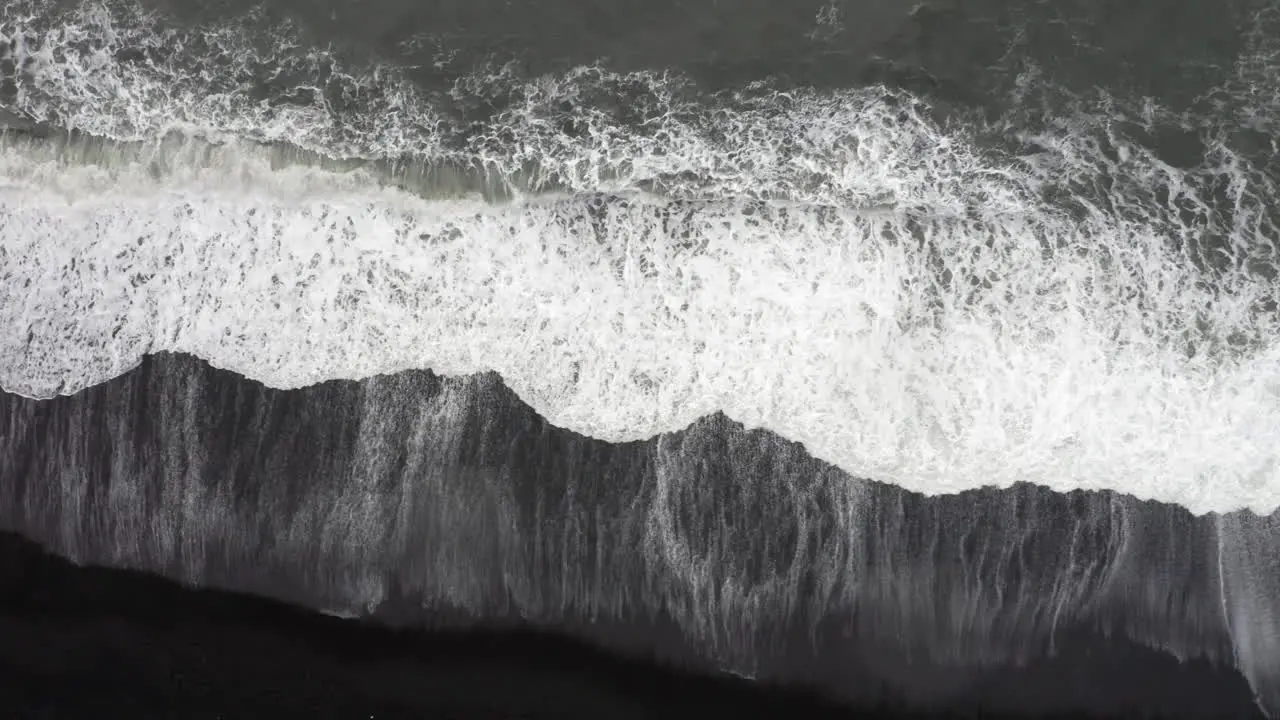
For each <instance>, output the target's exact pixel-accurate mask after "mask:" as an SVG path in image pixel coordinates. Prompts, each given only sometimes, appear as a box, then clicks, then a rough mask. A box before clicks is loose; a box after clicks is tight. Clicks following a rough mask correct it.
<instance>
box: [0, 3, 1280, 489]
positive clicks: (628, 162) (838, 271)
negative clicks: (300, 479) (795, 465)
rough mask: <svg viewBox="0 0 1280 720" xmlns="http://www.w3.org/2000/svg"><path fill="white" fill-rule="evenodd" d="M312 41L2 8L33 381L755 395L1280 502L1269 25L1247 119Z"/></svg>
mask: <svg viewBox="0 0 1280 720" xmlns="http://www.w3.org/2000/svg"><path fill="white" fill-rule="evenodd" d="M245 22H246V23H248V25H246V26H245V27H249V26H251V24H252V22H253V20H252V18H250V19H248V20H246V21H245ZM264 32H265V31H264ZM289 32H290V30H289V29H288V28H273V29H271V30H270V32H269V33H267V34H266V35H263V34H261V33H259V34H258V35H254V34H253V33H249V32H247V31H246V30H245V28H244V27H240V28H237V27H235V26H226V27H207V28H196V29H188V30H177V29H172V28H168V27H166V26H164V25H163V23H162V22H161V21H160V20H158V19H157V18H155V17H153V16H151V15H148V14H146V13H144V12H142V11H141V10H139V9H138V8H136V7H134V6H131V5H129V4H127V3H120V4H110V5H107V6H97V5H95V6H84V7H79V8H74V9H72V10H68V11H58V12H55V11H53V10H49V9H47V8H46V7H45V6H44V4H42V3H39V2H25V3H11V4H10V5H9V6H8V7H7V8H6V9H5V10H4V11H0V80H3V84H4V87H5V90H4V91H3V93H0V108H2V109H3V110H4V111H5V113H6V114H7V115H8V117H9V118H10V120H11V122H10V124H11V125H13V126H14V127H15V129H14V130H12V131H10V132H8V133H6V134H5V135H4V136H3V138H2V139H0V326H3V327H5V328H7V329H8V331H7V332H5V333H2V334H0V387H2V388H3V389H4V390H6V391H8V392H13V393H19V394H22V395H26V396H28V397H34V398H48V397H52V396H56V395H62V394H72V393H75V392H77V391H80V390H82V389H84V388H87V387H90V386H93V385H95V384H98V383H101V382H103V381H105V380H108V379H110V378H112V377H115V376H118V375H120V374H122V373H124V372H126V371H128V370H129V369H131V368H133V367H135V366H136V365H137V364H138V363H139V362H140V360H141V358H142V357H143V356H144V355H146V354H148V353H156V352H162V351H172V352H184V353H190V354H193V355H196V356H198V357H200V358H203V359H205V360H207V361H209V362H210V363H211V364H213V365H215V366H217V367H220V368H225V369H230V370H234V371H235V372H237V373H240V374H242V375H244V376H246V377H249V378H252V379H254V380H258V381H261V382H263V383H265V384H267V385H270V386H272V387H277V388H297V387H303V386H307V385H311V384H315V383H319V382H322V381H325V380H329V379H336V378H349V379H355V378H364V377H369V376H373V375H379V374H387V373H394V372H396V371H400V370H404V369H409V368H429V369H431V370H433V371H435V372H438V373H442V374H446V375H469V374H475V373H482V372H486V371H496V372H498V373H499V374H500V375H501V376H502V378H503V380H504V381H505V383H506V384H507V385H508V386H509V387H511V388H512V389H513V390H514V391H515V392H516V393H517V394H518V395H519V396H520V398H522V399H523V400H524V401H526V402H527V403H529V404H530V405H531V406H532V407H533V408H534V409H535V410H536V411H537V412H538V413H539V414H540V415H542V416H543V417H545V418H546V419H547V420H548V421H550V422H551V423H553V424H555V425H557V426H560V427H564V428H567V429H570V430H573V431H575V432H578V433H581V434H584V435H588V436H591V437H595V438H599V439H604V440H609V441H626V440H635V439H643V438H649V437H652V436H654V435H658V434H662V433H667V432H671V431H675V430H678V429H681V428H684V427H687V426H688V425H690V424H691V423H693V422H694V421H695V420H697V419H698V418H700V417H702V416H705V415H708V414H712V413H714V412H716V411H723V412H724V413H725V414H726V415H728V416H729V417H730V418H732V419H734V420H737V421H739V422H741V423H743V424H744V425H746V426H747V427H749V428H767V429H769V430H771V431H773V432H776V433H778V434H780V435H782V436H784V437H786V438H788V439H791V440H795V441H799V442H801V443H803V444H804V446H805V448H806V449H807V450H808V452H809V453H811V454H812V455H813V456H815V457H817V458H820V459H822V460H825V461H828V462H831V463H832V464H834V465H836V466H838V467H839V468H841V469H842V470H844V471H846V472H847V473H849V474H850V475H852V476H854V477H864V478H870V479H873V480H877V481H883V482H889V483H893V484H895V485H899V486H901V487H903V488H906V489H909V490H912V491H917V492H922V493H925V494H931V495H934V494H943V493H956V492H960V491H963V490H967V489H973V488H978V487H984V486H996V487H1007V486H1010V485H1012V484H1014V483H1016V482H1031V483H1035V484H1038V485H1043V486H1047V487H1050V488H1053V489H1055V490H1058V491H1064V492H1065V491H1070V490H1077V489H1084V490H1102V489H1110V490H1115V491H1118V492H1122V493H1126V494H1130V495H1133V496H1135V497H1137V498H1139V499H1151V500H1158V501H1161V502H1167V503H1176V504H1178V505H1181V506H1183V507H1185V508H1187V509H1189V510H1191V511H1192V512H1194V513H1198V514H1202V513H1209V512H1219V513H1224V512H1230V511H1234V510H1240V509H1248V510H1251V511H1253V512H1255V513H1258V514H1269V513H1271V512H1272V511H1274V510H1275V509H1276V508H1277V507H1280V444H1278V443H1277V442H1276V439H1277V436H1276V428H1277V427H1280V314H1278V313H1277V305H1278V303H1280V291H1278V289H1277V284H1276V271H1277V267H1278V263H1280V259H1278V257H1277V253H1278V252H1280V249H1278V248H1277V239H1278V238H1280V234H1278V233H1277V226H1276V218H1277V210H1278V209H1280V208H1277V203H1278V202H1280V201H1278V200H1277V199H1276V198H1278V197H1280V193H1277V188H1276V182H1277V174H1276V169H1275V168H1274V167H1273V166H1271V165H1268V164H1267V160H1266V157H1267V156H1268V153H1267V152H1266V150H1265V148H1264V149H1263V151H1261V152H1258V151H1250V150H1248V149H1247V148H1245V149H1242V145H1241V140H1240V138H1239V137H1238V133H1237V131H1236V129H1235V128H1237V127H1238V126H1239V125H1240V124H1241V123H1244V122H1246V121H1247V122H1248V123H1251V125H1250V127H1251V130H1252V132H1253V133H1254V135H1251V136H1250V137H1253V138H1255V139H1256V137H1258V136H1262V137H1265V136H1266V134H1267V133H1272V138H1274V131H1276V130H1277V129H1278V128H1277V125H1280V122H1278V121H1277V118H1278V117H1280V113H1276V112H1275V110H1276V109H1277V106H1278V105H1280V102H1278V101H1277V96H1278V94H1277V93H1276V92H1275V90H1274V88H1275V77H1276V75H1275V74H1274V72H1273V69H1274V66H1273V65H1268V64H1267V63H1268V62H1270V61H1268V60H1266V58H1268V57H1272V55H1268V53H1269V52H1272V50H1271V49H1269V48H1268V47H1266V46H1259V47H1258V48H1256V49H1255V50H1256V52H1255V53H1254V54H1253V55H1251V56H1250V57H1249V58H1248V61H1247V62H1245V61H1242V62H1241V65H1240V67H1239V69H1238V70H1239V71H1238V73H1237V80H1236V81H1235V82H1236V84H1235V85H1230V86H1228V87H1225V88H1222V89H1221V91H1222V93H1223V94H1224V95H1226V96H1228V97H1230V98H1232V100H1231V101H1230V102H1226V103H1224V104H1220V106H1219V112H1218V113H1217V114H1216V115H1212V114H1210V115H1197V116H1193V115H1190V114H1185V113H1177V112H1174V111H1172V110H1166V109H1162V108H1161V107H1159V106H1158V105H1156V104H1154V103H1152V102H1150V101H1133V102H1131V101H1127V100H1123V99H1120V98H1115V97H1111V96H1109V95H1106V94H1105V93H1098V94H1096V95H1094V96H1090V97H1073V98H1068V102H1067V103H1066V105H1063V106H1062V107H1059V108H1057V109H1055V111H1054V113H1053V114H1052V115H1051V116H1048V117H1045V118H1043V119H1042V121H1041V122H1039V123H1033V124H1028V123H1026V122H1025V120H1026V119H1027V117H1029V115H1028V113H1030V112H1031V109H1032V108H1034V106H1035V105H1036V103H1037V102H1039V101H1040V95H1039V94H1040V93H1043V92H1045V91H1044V90H1043V87H1044V86H1046V85H1047V84H1049V81H1048V80H1047V79H1046V78H1045V77H1043V76H1042V75H1041V74H1040V73H1039V71H1038V70H1037V69H1036V68H1035V67H1033V66H1028V67H1027V68H1026V70H1025V77H1024V82H1022V83H1020V86H1019V87H1020V89H1019V94H1018V96H1017V97H1014V98H1011V99H1010V103H1011V105H1010V107H1011V110H1010V111H1009V112H1008V114H1007V115H1006V116H1004V117H999V118H994V119H992V118H985V119H984V118H980V117H978V116H976V115H975V116H972V117H962V116H957V115H955V114H952V115H944V114H942V113H940V112H939V111H938V110H937V109H936V108H934V107H933V106H931V105H930V101H929V100H928V99H927V98H925V97H922V96H917V95H913V94H912V93H910V92H908V91H906V90H903V89H896V88H889V87H885V86H871V87H865V88H855V89H839V90H818V89H806V88H776V87H773V86H771V85H770V84H769V83H768V82H761V83H756V84H753V85H750V86H747V87H742V88H738V89H735V90H730V91H720V92H715V93H706V92H701V91H699V90H698V88H697V87H696V86H695V84H694V83H693V82H692V81H691V80H689V79H688V78H684V77H682V76H680V75H679V74H678V73H674V72H658V71H652V72H629V73H620V72H615V71H611V70H608V69H605V68H602V67H579V68H576V69H573V70H569V71H566V72H563V73H559V74H553V75H546V76H538V77H532V78H522V77H517V76H516V74H515V72H514V71H513V70H512V69H511V68H510V67H507V66H501V65H495V66H491V67H487V68H483V69H481V70H477V71H474V72H469V73H467V74H464V75H462V76H461V77H460V78H459V79H457V80H456V81H455V82H453V83H452V84H451V85H450V86H449V87H448V88H446V89H444V90H443V91H441V92H439V93H432V92H430V91H427V90H424V89H422V88H420V87H418V86H415V85H413V84H412V83H410V82H409V81H408V80H406V79H405V77H404V76H403V73H401V72H400V71H398V70H397V68H396V67H395V66H393V65H386V64H383V65H376V66H372V67H355V66H352V67H344V66H343V65H342V60H341V58H340V57H338V56H337V55H335V54H333V53H329V52H325V51H319V50H307V51H301V50H299V49H298V43H299V41H298V40H297V39H296V38H293V37H292V36H290V35H289ZM264 37H265V38H267V39H269V40H270V42H264V41H261V38H264ZM254 38H258V40H255V39H254ZM1260 38H1262V39H1259V41H1258V42H1259V43H1263V42H1265V37H1264V36H1260ZM273 53H274V54H273ZM441 62H445V60H442V61H441ZM1260 67H1261V69H1260ZM1259 78H1261V79H1259ZM263 88H270V93H269V94H264V93H265V91H264V90H263ZM1064 92H1065V91H1064ZM1268 93H1270V94H1268ZM618 97H624V98H625V100H624V101H621V102H620V101H617V100H616V98H618ZM477 107H487V108H492V109H491V110H489V111H487V112H486V113H484V114H482V115H481V116H479V119H476V117H475V116H473V115H467V116H466V117H463V116H462V115H460V113H459V111H457V108H469V109H474V108H477ZM1165 126H1177V127H1181V128H1183V129H1184V130H1185V131H1187V132H1190V133H1192V134H1193V135H1195V136H1196V137H1197V138H1199V140H1200V141H1201V143H1202V152H1201V153H1200V154H1199V156H1198V157H1197V158H1196V160H1195V162H1193V163H1189V164H1183V165H1180V164H1175V163H1173V162H1170V160H1169V159H1167V158H1165V157H1162V156H1161V154H1160V152H1158V151H1157V149H1156V148H1154V147H1153V146H1152V144H1151V143H1150V142H1147V139H1148V138H1149V136H1150V135H1152V134H1155V133H1156V132H1157V130H1158V129H1159V128H1161V127H1165ZM1263 142H1265V141H1263ZM1270 143H1271V150H1272V155H1274V151H1275V149H1276V148H1275V140H1274V139H1272V140H1270Z"/></svg>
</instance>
